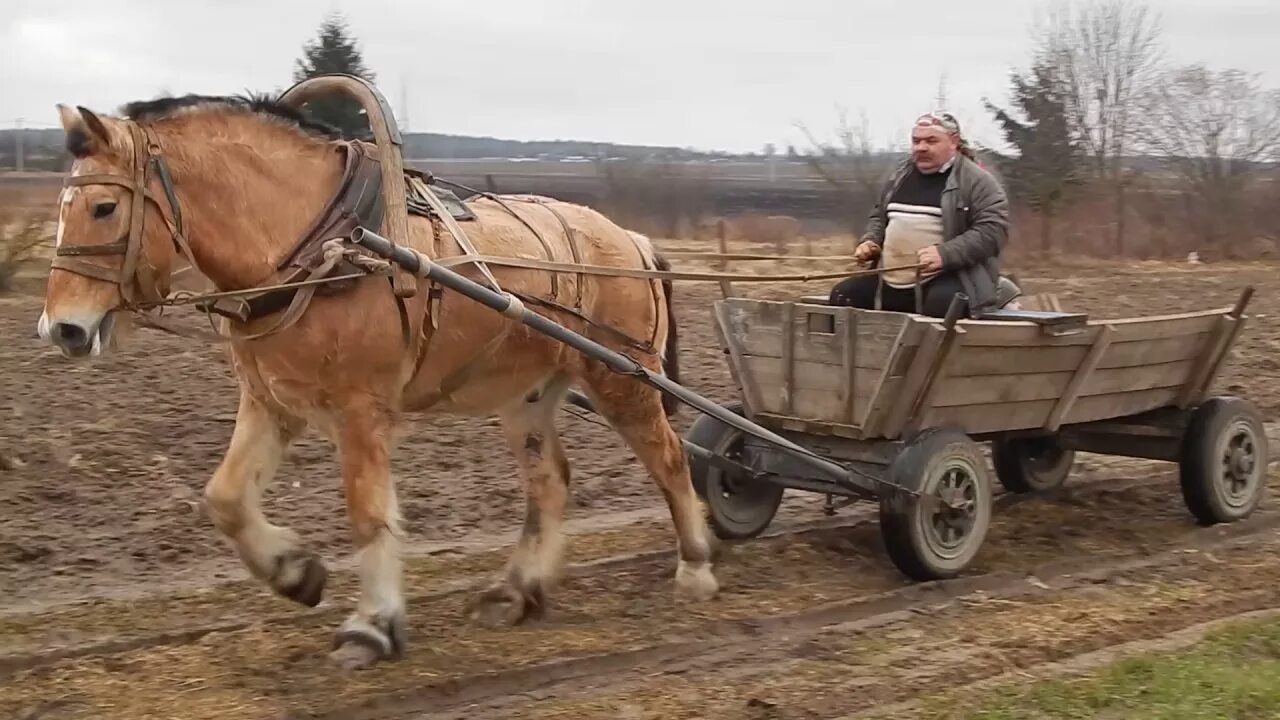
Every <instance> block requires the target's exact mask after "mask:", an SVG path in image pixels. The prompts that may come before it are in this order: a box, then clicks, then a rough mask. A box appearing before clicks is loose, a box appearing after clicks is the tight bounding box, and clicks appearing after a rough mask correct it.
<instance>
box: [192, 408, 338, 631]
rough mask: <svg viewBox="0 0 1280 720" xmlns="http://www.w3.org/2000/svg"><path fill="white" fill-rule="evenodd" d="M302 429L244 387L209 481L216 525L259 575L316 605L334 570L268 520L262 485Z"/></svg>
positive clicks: (207, 491) (208, 492)
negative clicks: (227, 443)
mask: <svg viewBox="0 0 1280 720" xmlns="http://www.w3.org/2000/svg"><path fill="white" fill-rule="evenodd" d="M299 429H300V426H299V424H298V423H297V421H295V420H292V419H290V418H287V417H285V416H282V415H280V414H279V413H275V412H273V411H271V410H270V409H268V408H267V407H266V406H264V405H263V404H262V403H261V402H259V401H258V400H257V399H255V398H254V397H253V396H251V395H250V394H249V393H248V392H245V391H243V390H242V391H241V393H240V408H239V410H238V411H237V413H236V427H235V430H234V431H233V432H232V434H231V444H230V446H229V447H228V448H227V453H226V455H225V456H224V457H223V459H222V463H221V464H220V465H219V466H218V469H217V470H216V471H215V472H214V473H213V477H212V478H211V479H210V480H209V482H208V483H207V484H206V485H205V500H206V502H207V504H208V507H209V515H210V517H211V518H212V520H213V523H214V525H215V526H216V527H217V528H218V530H219V531H220V532H221V533H222V534H223V535H224V536H226V538H227V539H228V540H230V541H231V543H232V545H233V546H234V547H235V549H236V552H237V553H238V554H239V556H240V559H241V561H242V562H243V563H244V565H245V567H246V568H248V569H249V572H250V573H252V574H253V576H254V577H256V578H258V579H259V580H261V581H263V582H265V583H267V584H268V585H270V586H271V588H272V589H273V590H275V591H276V592H277V593H279V594H280V595H283V596H284V597H286V598H289V599H290V600H294V601H296V602H299V603H302V604H303V605H308V606H311V607H314V606H315V605H317V604H319V602H320V598H321V596H322V595H323V593H324V584H325V579H326V577H327V576H328V571H326V570H325V567H324V563H323V562H321V561H320V558H319V557H318V556H317V555H316V554H315V553H313V552H311V551H308V550H306V549H304V548H303V547H302V543H301V542H300V541H299V539H298V536H297V534H296V533H295V532H293V531H292V530H290V529H288V528H283V527H279V526H277V525H272V524H271V523H269V522H267V519H266V517H265V516H264V515H263V514H262V506H261V501H262V489H263V488H264V487H265V486H266V485H267V484H268V483H269V482H271V479H272V478H273V477H274V476H275V474H276V469H277V468H278V467H279V465H280V457H281V455H282V454H283V453H284V449H285V447H286V446H287V445H288V444H289V441H290V440H291V439H292V438H293V437H294V435H296V434H297V432H298V430H299Z"/></svg>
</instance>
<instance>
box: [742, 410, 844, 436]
mask: <svg viewBox="0 0 1280 720" xmlns="http://www.w3.org/2000/svg"><path fill="white" fill-rule="evenodd" d="M755 420H756V422H758V423H760V424H761V425H763V426H765V427H767V428H770V429H772V430H787V431H790V432H800V433H805V434H807V435H830V436H835V437H842V438H849V439H852V440H858V439H861V438H862V432H861V431H860V430H859V429H858V428H857V427H854V426H853V425H845V424H842V423H829V422H822V421H819V420H802V419H799V418H792V417H784V416H781V415H775V414H773V413H760V414H759V415H757V416H756V418H755Z"/></svg>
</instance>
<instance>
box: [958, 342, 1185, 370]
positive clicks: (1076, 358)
mask: <svg viewBox="0 0 1280 720" xmlns="http://www.w3.org/2000/svg"><path fill="white" fill-rule="evenodd" d="M1207 337H1208V334H1207V333H1203V334H1197V335H1188V336H1183V337H1172V338H1162V339H1159V340H1138V341H1131V342H1121V341H1120V340H1119V333H1118V332H1117V334H1116V336H1113V337H1112V339H1111V349H1110V350H1109V351H1108V352H1107V354H1106V356H1105V357H1104V358H1103V360H1102V363H1101V364H1100V365H1099V368H1100V369H1102V368H1112V367H1134V366H1138V365H1157V364H1160V363H1169V362H1177V361H1179V360H1191V359H1192V358H1194V357H1195V356H1196V355H1197V354H1198V353H1199V351H1200V348H1201V346H1202V344H1203V343H1204V342H1205V341H1206V340H1207ZM967 340H968V338H967V337H966V344H965V345H963V346H962V347H961V348H960V350H959V352H958V354H957V356H956V359H955V363H954V365H953V366H952V369H951V377H952V378H957V377H986V376H990V375H1023V374H1028V373H1051V372H1075V370H1076V368H1078V367H1080V364H1081V363H1083V362H1084V358H1085V356H1086V355H1088V353H1089V348H1088V346H1083V345H1066V346H1060V347H1023V348H1012V347H1008V348H1002V347H971V346H969V345H968V343H967Z"/></svg>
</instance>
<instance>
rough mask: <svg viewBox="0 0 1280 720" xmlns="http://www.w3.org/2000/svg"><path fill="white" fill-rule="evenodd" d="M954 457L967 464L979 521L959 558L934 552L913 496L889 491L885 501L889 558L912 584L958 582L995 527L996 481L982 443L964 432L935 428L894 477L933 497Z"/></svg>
mask: <svg viewBox="0 0 1280 720" xmlns="http://www.w3.org/2000/svg"><path fill="white" fill-rule="evenodd" d="M948 459H956V460H959V461H961V462H964V463H965V464H966V465H968V466H969V468H970V469H971V470H972V473H973V479H974V482H975V490H976V492H975V498H974V499H975V502H976V504H977V508H976V509H977V518H976V519H975V521H974V526H973V528H972V530H971V531H970V533H969V536H968V537H967V538H966V539H965V541H964V543H963V544H962V546H961V552H960V553H958V554H957V555H956V556H955V557H950V558H948V557H942V556H940V555H939V554H938V553H936V552H934V551H933V550H932V549H931V548H930V546H929V542H928V540H927V539H926V537H925V530H924V528H923V527H922V514H923V512H924V510H923V506H922V505H921V503H920V502H919V501H918V500H917V499H916V498H913V497H911V496H909V495H905V494H898V493H892V492H890V493H886V494H885V495H883V496H881V498H880V534H881V536H882V537H883V539H884V544H885V550H886V551H887V552H888V553H889V558H890V559H891V560H892V561H893V564H894V565H896V566H897V568H898V570H900V571H901V572H902V573H903V574H904V575H906V576H907V577H908V578H911V579H912V580H917V581H922V582H923V581H930V580H942V579H946V578H952V577H955V576H957V575H959V574H960V573H962V572H964V570H965V568H966V567H968V565H969V563H970V562H972V560H973V558H974V557H975V556H976V555H977V554H978V551H979V550H981V549H982V542H983V540H985V539H986V535H987V531H988V529H989V528H990V527H991V513H992V510H991V505H992V478H991V473H990V471H989V470H988V469H987V463H986V459H985V458H984V457H983V456H982V452H981V450H980V448H979V446H978V444H977V443H976V442H974V441H973V440H972V439H970V438H969V436H968V435H966V434H964V433H963V432H960V431H959V430H955V429H950V428H929V429H927V430H924V431H922V432H921V433H920V434H919V435H917V436H916V437H915V438H913V439H912V440H911V441H910V442H909V443H908V444H907V446H906V447H905V448H903V450H902V452H900V453H899V454H898V456H897V457H895V458H894V460H893V462H892V463H890V465H889V472H888V479H889V481H890V482H892V483H893V484H895V485H898V486H900V487H904V488H907V489H911V490H915V491H917V492H921V493H924V494H927V493H929V492H932V491H933V490H934V489H935V488H936V487H937V482H938V481H939V480H940V479H941V474H940V473H937V472H936V471H937V470H939V469H940V464H941V463H945V462H947V461H948Z"/></svg>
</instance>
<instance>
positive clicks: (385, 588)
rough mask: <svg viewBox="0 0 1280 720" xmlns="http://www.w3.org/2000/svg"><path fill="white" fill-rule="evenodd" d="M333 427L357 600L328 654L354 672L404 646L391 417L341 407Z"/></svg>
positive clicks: (374, 409)
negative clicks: (354, 560) (355, 561)
mask: <svg viewBox="0 0 1280 720" xmlns="http://www.w3.org/2000/svg"><path fill="white" fill-rule="evenodd" d="M338 428H339V429H338V431H337V439H338V452H339V455H340V456H341V461H342V481H343V484H344V486H345V489H346V498H347V512H348V515H349V516H350V520H351V531H352V535H353V538H354V540H355V545H356V548H357V554H358V557H359V562H360V600H359V604H358V605H357V607H356V610H355V612H353V613H352V614H351V615H350V616H349V617H348V618H347V620H346V622H344V623H343V624H342V627H341V629H339V630H338V633H337V635H336V636H335V637H334V650H333V652H332V653H331V657H332V658H333V660H334V661H335V662H337V663H338V664H339V665H340V666H342V667H343V668H344V669H347V670H354V669H359V668H365V667H369V666H371V665H373V664H375V663H377V662H378V661H379V660H383V659H390V658H398V657H400V655H401V654H402V653H403V652H404V646H405V639H406V638H405V636H406V626H407V623H406V618H405V610H404V597H403V596H402V595H401V590H400V572H401V571H400V547H399V539H398V535H399V534H400V511H399V507H398V504H397V502H396V492H395V487H394V486H393V485H392V482H391V472H390V449H391V444H392V433H393V431H394V420H393V419H392V417H391V415H390V413H388V412H387V411H385V410H383V409H380V408H379V407H378V406H377V403H370V404H368V405H363V406H359V407H353V408H350V409H348V410H346V411H344V413H343V415H342V417H341V418H339V419H338Z"/></svg>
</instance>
